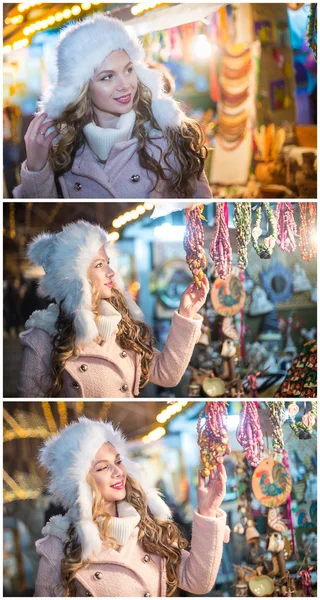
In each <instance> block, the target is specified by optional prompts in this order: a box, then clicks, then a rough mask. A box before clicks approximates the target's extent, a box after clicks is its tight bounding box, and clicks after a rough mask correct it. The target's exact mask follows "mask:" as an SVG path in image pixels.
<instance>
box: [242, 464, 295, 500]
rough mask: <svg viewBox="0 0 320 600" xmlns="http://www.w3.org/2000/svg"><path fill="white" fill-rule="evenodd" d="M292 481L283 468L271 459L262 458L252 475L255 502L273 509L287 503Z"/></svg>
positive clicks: (286, 470)
mask: <svg viewBox="0 0 320 600" xmlns="http://www.w3.org/2000/svg"><path fill="white" fill-rule="evenodd" d="M291 488H292V479H291V475H290V473H289V471H288V469H286V468H285V466H284V465H283V464H282V463H280V462H277V461H275V460H273V459H271V458H264V459H263V460H262V461H261V462H260V463H259V465H258V466H257V467H256V468H255V470H254V472H253V475H252V491H253V493H254V495H255V497H256V498H257V500H258V501H259V502H260V503H261V504H263V506H267V508H273V507H276V506H281V504H284V503H285V502H286V501H287V498H288V496H289V494H290V492H291Z"/></svg>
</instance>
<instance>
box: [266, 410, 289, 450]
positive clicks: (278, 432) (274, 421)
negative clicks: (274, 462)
mask: <svg viewBox="0 0 320 600" xmlns="http://www.w3.org/2000/svg"><path fill="white" fill-rule="evenodd" d="M266 405H267V407H268V409H269V411H270V421H271V425H272V447H273V450H274V451H275V452H279V453H282V452H283V450H284V439H283V431H282V425H283V423H284V421H285V403H284V401H283V400H277V401H276V402H273V401H269V402H266Z"/></svg>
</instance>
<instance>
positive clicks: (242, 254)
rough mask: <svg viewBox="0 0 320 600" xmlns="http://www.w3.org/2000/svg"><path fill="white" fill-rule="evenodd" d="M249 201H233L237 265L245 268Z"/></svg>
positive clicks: (249, 214)
mask: <svg viewBox="0 0 320 600" xmlns="http://www.w3.org/2000/svg"><path fill="white" fill-rule="evenodd" d="M251 218H252V204H251V202H235V205H234V217H233V219H234V223H235V226H236V235H237V242H238V267H239V269H246V268H247V266H248V244H249V242H250V238H251V233H250V232H251Z"/></svg>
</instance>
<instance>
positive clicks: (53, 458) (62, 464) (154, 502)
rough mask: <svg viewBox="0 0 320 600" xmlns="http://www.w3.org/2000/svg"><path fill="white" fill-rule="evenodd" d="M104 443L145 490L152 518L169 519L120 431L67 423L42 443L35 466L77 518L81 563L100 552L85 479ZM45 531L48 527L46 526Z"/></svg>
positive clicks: (89, 422)
mask: <svg viewBox="0 0 320 600" xmlns="http://www.w3.org/2000/svg"><path fill="white" fill-rule="evenodd" d="M106 442H110V443H111V444H112V445H113V446H114V448H116V450H117V451H118V452H119V454H120V456H121V458H122V461H123V464H124V466H125V468H126V470H127V473H128V474H129V475H131V476H132V477H134V478H135V479H137V480H138V481H139V483H140V484H141V486H142V487H143V489H144V490H145V492H146V495H147V502H148V506H149V508H150V510H151V512H152V513H153V514H154V516H155V517H157V518H158V519H161V520H167V519H171V518H172V516H171V511H170V509H169V507H168V506H167V505H166V504H165V502H164V501H163V499H162V498H161V496H160V494H159V492H158V491H157V490H156V489H154V488H149V487H148V486H147V485H146V481H145V474H144V472H143V470H142V468H141V466H140V465H139V464H137V463H136V462H134V461H132V460H130V458H129V456H128V451H127V443H126V438H125V436H124V435H123V433H122V432H121V431H120V429H119V428H117V427H114V426H113V424H112V423H111V422H103V421H94V420H92V419H87V418H86V417H80V419H79V421H78V422H75V423H71V424H70V425H68V426H67V427H65V428H64V429H63V430H61V431H60V432H59V433H58V434H56V435H55V436H53V437H52V438H50V439H49V440H46V442H45V443H44V446H43V447H42V448H41V449H40V452H39V462H40V464H41V465H42V466H43V467H45V469H46V470H47V471H48V473H49V485H48V490H49V493H50V494H52V496H53V498H54V499H55V501H56V502H59V503H61V504H62V506H63V507H64V508H65V509H66V510H68V509H72V514H73V519H75V515H77V518H78V521H77V525H76V529H77V534H78V536H79V539H80V542H81V546H82V551H83V557H82V558H83V560H85V559H87V558H90V557H92V555H93V554H98V553H99V551H100V550H101V540H100V536H99V533H98V529H97V528H96V525H95V524H94V523H93V521H92V492H91V488H90V486H89V484H88V483H87V480H86V477H87V474H88V472H89V470H90V467H91V464H92V461H93V460H94V457H95V455H96V453H97V452H98V450H99V449H100V448H101V446H102V445H103V444H104V443H106ZM75 511H76V512H75ZM69 515H70V511H69V513H68V515H66V516H65V517H61V519H64V520H62V521H61V519H60V520H59V519H58V522H57V523H56V522H55V523H56V524H57V527H58V529H59V527H60V528H61V529H62V530H63V529H64V527H66V525H67V522H68V521H67V519H68V517H69ZM69 519H70V517H69ZM69 522H70V521H69ZM49 523H50V522H49ZM46 527H49V524H47V526H46ZM52 527H53V525H52ZM52 531H53V530H52ZM44 533H45V534H49V533H50V527H49V529H45V532H44Z"/></svg>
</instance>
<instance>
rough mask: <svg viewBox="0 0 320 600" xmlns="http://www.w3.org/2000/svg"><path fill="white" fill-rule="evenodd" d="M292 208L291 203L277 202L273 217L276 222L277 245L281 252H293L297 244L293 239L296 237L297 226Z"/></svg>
mask: <svg viewBox="0 0 320 600" xmlns="http://www.w3.org/2000/svg"><path fill="white" fill-rule="evenodd" d="M293 212H294V206H293V204H291V202H281V203H280V202H279V203H278V204H277V208H276V212H275V216H276V219H277V222H278V239H277V244H278V246H280V248H281V250H282V252H294V251H295V249H296V247H297V244H296V241H295V239H294V238H295V237H297V235H298V229H297V224H296V222H295V220H294V216H293Z"/></svg>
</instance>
